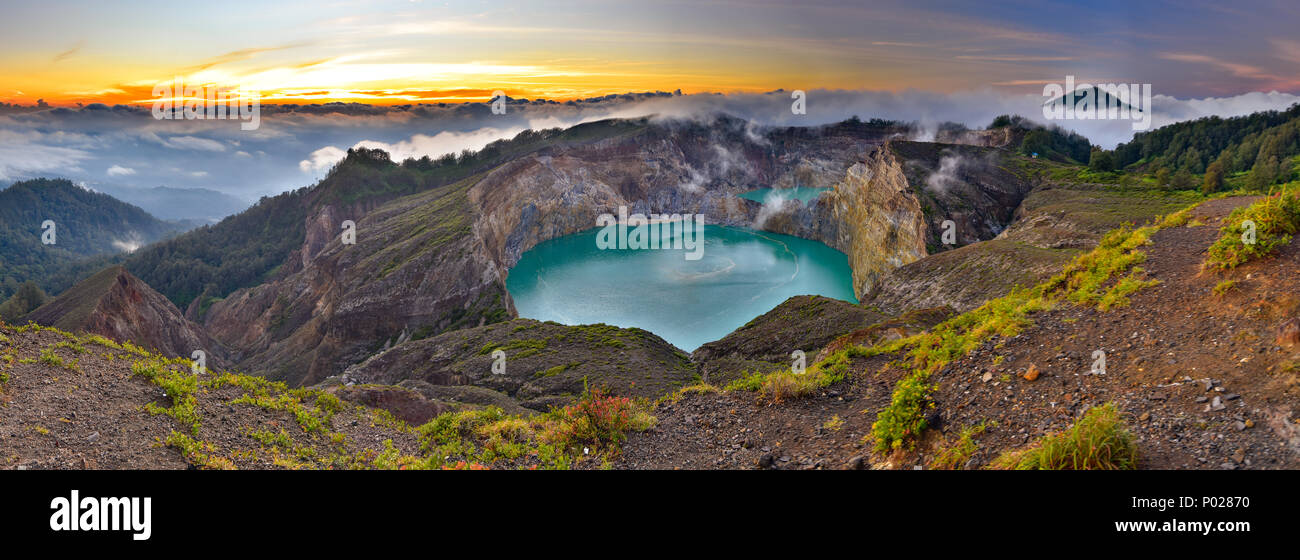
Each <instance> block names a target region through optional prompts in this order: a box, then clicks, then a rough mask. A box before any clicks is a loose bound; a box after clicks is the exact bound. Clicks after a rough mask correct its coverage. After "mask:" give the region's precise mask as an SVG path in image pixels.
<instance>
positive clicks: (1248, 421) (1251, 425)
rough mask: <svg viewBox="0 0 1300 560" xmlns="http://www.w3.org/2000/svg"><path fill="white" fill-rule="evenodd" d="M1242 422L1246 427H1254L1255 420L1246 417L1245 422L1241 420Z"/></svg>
mask: <svg viewBox="0 0 1300 560" xmlns="http://www.w3.org/2000/svg"><path fill="white" fill-rule="evenodd" d="M1243 424H1245V425H1246V427H1247V428H1254V427H1255V421H1254V420H1249V419H1248V420H1246V421H1245V422H1243Z"/></svg>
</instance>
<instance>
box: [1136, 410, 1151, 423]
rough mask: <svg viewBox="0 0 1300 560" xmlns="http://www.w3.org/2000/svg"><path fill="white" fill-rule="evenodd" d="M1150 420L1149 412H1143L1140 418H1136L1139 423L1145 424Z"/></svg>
mask: <svg viewBox="0 0 1300 560" xmlns="http://www.w3.org/2000/svg"><path fill="white" fill-rule="evenodd" d="M1150 419H1151V413H1150V412H1143V413H1142V415H1141V416H1138V421H1139V422H1146V421H1147V420H1150Z"/></svg>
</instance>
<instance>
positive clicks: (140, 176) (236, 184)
mask: <svg viewBox="0 0 1300 560" xmlns="http://www.w3.org/2000/svg"><path fill="white" fill-rule="evenodd" d="M1042 102H1043V98H1042V97H1041V96H1037V95H1007V94H1005V93H999V92H997V91H994V90H992V89H985V90H975V91H966V92H957V93H934V92H927V91H921V90H906V91H902V92H888V91H865V90H858V91H854V90H811V91H808V92H807V109H808V110H807V114H802V115H796V114H794V113H793V112H792V111H791V103H792V99H791V94H790V92H784V91H776V92H770V93H766V94H730V95H722V94H699V95H670V94H662V93H660V94H628V95H615V96H605V97H601V98H596V99H589V100H583V101H571V102H565V103H555V102H549V101H531V102H522V101H514V102H512V103H511V104H510V105H509V106H508V109H507V111H506V114H504V115H496V114H493V113H492V112H491V110H490V108H489V106H488V105H486V104H482V103H471V104H443V105H413V106H410V105H408V106H395V107H377V106H368V105H344V104H330V105H309V106H265V107H263V113H262V123H261V127H260V128H258V129H257V130H253V131H242V130H241V129H240V127H239V124H238V121H234V120H226V121H185V120H155V119H154V118H152V116H151V115H150V112H149V110H148V109H147V108H131V107H126V106H116V107H106V106H103V105H91V106H88V107H86V108H83V109H80V110H70V109H48V110H42V111H30V110H29V111H12V110H11V111H9V112H7V113H0V181H14V180H19V179H24V178H29V177H37V176H62V177H67V178H70V179H73V180H74V181H81V182H84V183H85V184H87V185H88V186H90V187H91V188H96V189H97V190H103V188H102V187H104V186H106V185H108V186H120V187H131V188H149V187H155V186H169V187H204V188H210V189H214V190H218V191H221V192H224V193H228V194H231V195H234V196H236V197H239V198H242V199H244V200H250V201H251V200H255V199H256V198H257V197H260V196H263V195H271V194H275V193H279V192H283V191H285V190H288V189H293V188H297V187H301V186H304V185H309V184H311V183H313V182H314V181H316V180H317V179H319V178H320V177H321V176H323V174H324V173H325V172H326V171H327V170H328V169H329V167H330V166H331V165H333V164H334V163H335V162H336V161H338V160H339V159H341V158H342V157H343V155H344V154H345V152H346V150H347V149H348V148H351V147H358V146H362V147H370V148H381V149H383V150H386V151H388V152H390V153H391V154H392V155H393V157H394V159H399V160H400V159H405V158H408V157H420V156H425V155H427V156H430V157H437V156H440V155H442V154H446V153H456V152H460V151H462V150H466V149H469V150H477V149H480V148H482V147H483V146H485V145H486V144H488V143H489V142H492V141H493V140H497V139H500V138H510V137H513V136H514V135H516V134H518V133H519V132H520V131H523V130H525V129H529V128H532V129H541V128H555V127H567V126H573V125H576V124H579V123H582V122H587V121H593V120H599V119H605V118H611V117H640V116H646V115H657V116H658V117H659V118H681V119H697V118H704V117H707V116H708V115H712V114H714V113H728V114H731V115H734V116H737V117H740V118H743V119H747V120H749V121H751V122H752V123H753V126H754V127H756V128H757V127H762V126H810V125H819V124H825V123H830V122H836V121H840V120H843V119H846V118H849V117H852V116H857V117H859V118H862V119H868V118H883V119H891V120H901V121H909V122H915V123H917V127H918V131H919V132H924V131H926V130H934V128H935V127H936V126H937V125H938V124H939V123H942V122H956V123H961V124H964V125H966V126H969V127H972V128H981V127H983V126H986V125H987V124H988V123H989V122H990V121H992V119H993V117H994V116H997V115H1000V114H1020V115H1024V116H1026V117H1029V118H1030V119H1032V120H1036V121H1040V122H1043V121H1044V119H1043V116H1042V113H1041V108H1040V107H1041V104H1042ZM1298 102H1300V96H1296V95H1292V94H1286V93H1277V92H1271V93H1262V92H1253V93H1247V94H1243V95H1237V96H1233V97H1218V98H1215V97H1209V98H1203V99H1175V98H1172V97H1168V96H1161V95H1156V96H1155V98H1154V106H1155V116H1154V118H1153V125H1154V126H1155V127H1159V126H1162V125H1165V124H1169V123H1172V122H1177V121H1182V120H1188V119H1195V118H1199V117H1204V116H1209V115H1219V116H1224V117H1229V116H1236V115H1245V114H1249V113H1252V112H1256V111H1262V110H1274V109H1285V108H1287V107H1289V106H1290V105H1292V104H1294V103H1298ZM1056 124H1059V125H1061V126H1063V127H1064V128H1068V129H1073V130H1076V131H1078V132H1080V133H1082V134H1084V135H1085V136H1087V137H1088V138H1090V139H1091V140H1092V141H1093V142H1094V143H1096V144H1100V145H1102V146H1104V147H1108V148H1110V147H1114V146H1115V145H1116V144H1117V143H1119V142H1123V141H1127V140H1128V139H1130V138H1131V137H1132V135H1133V131H1132V128H1131V126H1130V123H1129V121H1079V120H1074V121H1056Z"/></svg>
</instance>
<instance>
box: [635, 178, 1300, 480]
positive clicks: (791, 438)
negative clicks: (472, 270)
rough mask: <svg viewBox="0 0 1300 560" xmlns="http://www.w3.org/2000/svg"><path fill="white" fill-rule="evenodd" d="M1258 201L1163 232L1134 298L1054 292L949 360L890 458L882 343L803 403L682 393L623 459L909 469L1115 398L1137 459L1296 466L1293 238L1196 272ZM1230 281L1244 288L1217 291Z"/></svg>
mask: <svg viewBox="0 0 1300 560" xmlns="http://www.w3.org/2000/svg"><path fill="white" fill-rule="evenodd" d="M1252 200H1253V199H1251V198H1244V197H1242V198H1234V199H1223V200H1215V201H1210V202H1207V203H1205V204H1203V205H1201V206H1200V207H1198V208H1197V209H1196V210H1194V211H1193V215H1194V216H1195V219H1194V220H1193V221H1192V222H1191V223H1192V224H1195V223H1197V222H1198V221H1199V222H1202V223H1204V225H1199V226H1195V227H1176V228H1168V229H1165V230H1162V231H1160V232H1157V233H1156V234H1155V235H1154V236H1153V237H1152V245H1150V246H1148V247H1146V249H1145V251H1146V253H1147V260H1146V262H1145V263H1143V265H1142V266H1143V268H1145V269H1146V271H1147V273H1148V275H1149V276H1150V277H1152V278H1155V279H1158V280H1160V282H1161V283H1160V284H1159V285H1157V286H1154V287H1150V288H1146V289H1144V290H1141V291H1139V292H1138V293H1136V294H1134V295H1133V296H1131V300H1132V304H1131V305H1130V306H1129V307H1125V308H1120V309H1115V310H1111V311H1109V312H1098V311H1096V310H1093V309H1087V308H1080V307H1076V306H1074V305H1070V304H1062V305H1058V306H1057V308H1056V309H1053V310H1050V311H1047V312H1044V313H1039V314H1037V315H1035V316H1034V318H1033V319H1034V322H1035V324H1034V325H1033V326H1032V327H1030V328H1027V329H1025V330H1024V331H1023V332H1022V333H1021V334H1020V335H1019V336H1016V337H1013V338H1009V339H996V338H995V339H993V340H990V341H988V342H987V343H985V344H984V345H983V346H981V347H980V348H978V349H976V350H975V351H973V352H971V353H970V354H968V355H967V356H966V357H965V358H963V359H961V360H959V361H956V362H954V363H952V364H949V365H948V367H946V368H945V369H944V370H943V371H941V372H940V373H938V374H936V376H935V377H934V378H933V379H932V380H933V381H935V382H937V383H938V384H939V389H938V391H937V392H936V393H935V395H934V398H935V400H936V401H937V402H938V408H937V416H936V417H935V418H934V420H937V421H938V422H937V423H938V425H939V429H936V430H929V431H928V432H927V437H926V439H925V440H924V441H923V442H922V443H921V445H920V446H919V447H918V452H916V453H911V454H906V455H900V456H894V457H889V458H881V457H877V456H872V455H870V454H868V453H867V448H866V447H865V446H864V445H863V443H862V438H863V436H864V435H866V434H867V433H868V432H869V431H870V426H871V422H872V421H873V420H874V417H875V414H876V413H877V411H879V410H880V409H882V408H883V407H884V406H885V405H887V404H888V401H889V397H890V394H891V392H892V389H893V385H894V382H895V381H897V378H896V375H897V374H876V373H875V372H877V371H879V370H880V369H881V366H882V365H883V364H884V363H885V362H886V361H887V360H888V358H886V357H883V356H878V357H876V358H872V359H869V360H859V361H857V362H855V363H854V365H853V368H852V371H853V372H854V375H853V378H852V380H850V381H848V382H845V383H840V384H836V385H833V386H831V387H829V388H827V389H826V390H825V391H823V393H822V394H820V395H816V396H813V397H810V398H806V399H802V400H798V401H792V402H786V403H782V404H776V405H760V404H755V402H754V397H753V395H752V394H748V393H736V394H704V395H687V396H685V397H683V398H682V399H681V400H680V401H679V402H677V403H674V404H670V405H664V406H662V407H661V408H660V409H659V411H658V412H657V415H658V417H659V420H660V422H659V426H658V427H657V428H656V429H654V430H652V431H650V432H648V433H645V434H639V435H633V436H632V438H631V439H630V441H629V442H628V443H627V445H626V446H625V450H624V454H623V456H622V458H621V459H620V460H619V461H618V463H616V466H617V467H620V468H697V469H698V468H782V469H784V468H861V467H862V466H863V465H864V464H865V465H872V464H875V465H876V466H892V467H894V468H916V467H924V466H926V465H928V464H929V460H930V458H931V456H932V454H933V452H934V451H935V450H936V449H937V448H938V447H939V446H940V445H941V444H942V442H944V441H945V440H951V438H953V437H954V435H955V433H956V432H957V431H958V429H959V428H961V427H963V426H969V425H975V424H978V423H980V422H984V421H996V422H997V424H996V426H994V425H992V424H991V423H990V425H989V427H988V428H987V429H986V431H984V432H983V433H982V434H981V435H980V436H978V437H977V438H976V442H977V444H978V450H977V451H976V453H975V454H974V455H973V456H972V457H971V458H970V460H969V461H968V462H967V464H966V465H965V466H967V467H969V468H975V467H979V466H982V465H985V464H987V462H988V461H990V460H991V459H993V458H994V457H996V456H997V455H998V454H999V453H1001V452H1002V451H1005V450H1008V449H1011V448H1015V447H1018V446H1021V445H1024V444H1025V443H1027V442H1029V441H1032V440H1033V439H1035V438H1037V437H1039V436H1042V435H1044V434H1045V433H1048V432H1051V431H1056V430H1061V429H1064V428H1066V427H1068V426H1069V425H1070V424H1072V423H1073V422H1074V420H1075V419H1076V418H1077V417H1078V416H1079V415H1080V414H1081V413H1082V412H1083V411H1084V410H1086V409H1087V408H1089V407H1091V406H1094V405H1099V404H1102V403H1104V402H1108V401H1111V402H1114V403H1115V404H1116V405H1117V406H1118V407H1119V409H1120V410H1121V411H1122V412H1123V413H1124V417H1125V419H1126V421H1127V422H1128V424H1129V426H1130V428H1131V429H1132V431H1133V432H1134V434H1135V436H1136V437H1137V438H1138V446H1139V449H1140V452H1141V466H1142V467H1143V468H1156V469H1220V468H1252V469H1261V468H1262V469H1276V468H1291V469H1294V468H1300V460H1298V458H1300V424H1297V423H1296V421H1295V418H1296V416H1297V414H1300V399H1297V393H1300V383H1298V382H1297V372H1296V370H1295V368H1296V364H1297V363H1300V348H1296V347H1288V348H1283V347H1280V346H1278V345H1277V343H1276V342H1275V331H1276V329H1277V327H1278V325H1280V324H1281V323H1282V322H1284V321H1286V320H1287V319H1289V318H1291V317H1295V316H1297V311H1298V310H1300V244H1297V243H1293V244H1291V245H1290V246H1288V247H1286V248H1285V249H1283V251H1282V252H1281V254H1279V255H1278V256H1276V257H1274V258H1271V259H1268V260H1265V261H1260V262H1254V263H1249V264H1247V265H1244V266H1241V267H1239V268H1238V269H1236V270H1234V271H1231V272H1229V273H1218V272H1207V273H1202V272H1201V263H1202V261H1203V260H1204V257H1205V250H1206V248H1207V247H1208V246H1209V245H1210V244H1211V243H1212V242H1213V241H1214V239H1215V238H1216V237H1217V235H1218V227H1219V225H1220V223H1221V220H1222V218H1223V217H1225V216H1226V215H1227V214H1228V212H1230V211H1231V210H1232V208H1235V207H1236V206H1239V205H1243V204H1247V203H1249V202H1251V201H1252ZM1225 279H1232V280H1235V281H1236V282H1237V283H1236V287H1235V289H1233V290H1229V291H1228V292H1227V293H1226V294H1225V295H1223V296H1216V295H1214V294H1213V293H1212V290H1213V289H1214V287H1215V286H1216V285H1218V284H1219V282H1221V281H1223V280H1225ZM1094 351H1102V352H1105V358H1106V370H1105V374H1104V375H1094V374H1092V373H1091V370H1092V365H1093V363H1094V362H1095V359H1094ZM1030 364H1033V365H1035V366H1036V367H1037V368H1038V369H1039V370H1040V371H1041V372H1042V373H1041V375H1040V376H1039V377H1038V378H1037V379H1036V380H1034V381H1027V380H1025V379H1024V378H1023V377H1022V375H1023V374H1024V372H1025V371H1026V369H1027V368H1028V367H1029V366H1030ZM1216 399H1217V404H1216Z"/></svg>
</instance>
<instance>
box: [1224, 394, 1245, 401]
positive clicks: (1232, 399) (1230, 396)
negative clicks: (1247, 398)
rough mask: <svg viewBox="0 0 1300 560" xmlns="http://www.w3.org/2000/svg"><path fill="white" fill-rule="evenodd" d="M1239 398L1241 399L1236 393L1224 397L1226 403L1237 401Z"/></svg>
mask: <svg viewBox="0 0 1300 560" xmlns="http://www.w3.org/2000/svg"><path fill="white" fill-rule="evenodd" d="M1239 398H1241V395H1238V394H1236V393H1228V394H1226V395H1224V396H1223V400H1225V401H1235V400H1237V399H1239Z"/></svg>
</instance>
